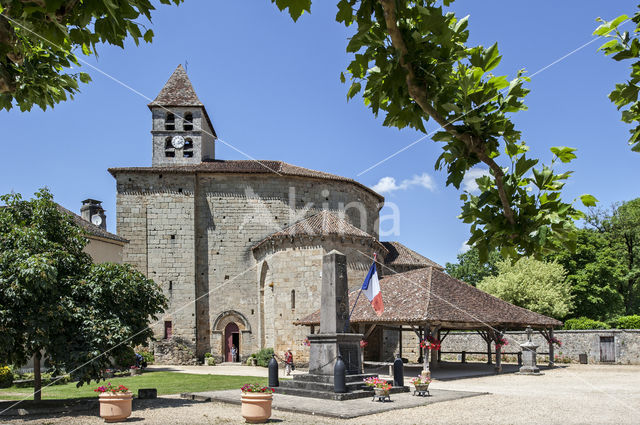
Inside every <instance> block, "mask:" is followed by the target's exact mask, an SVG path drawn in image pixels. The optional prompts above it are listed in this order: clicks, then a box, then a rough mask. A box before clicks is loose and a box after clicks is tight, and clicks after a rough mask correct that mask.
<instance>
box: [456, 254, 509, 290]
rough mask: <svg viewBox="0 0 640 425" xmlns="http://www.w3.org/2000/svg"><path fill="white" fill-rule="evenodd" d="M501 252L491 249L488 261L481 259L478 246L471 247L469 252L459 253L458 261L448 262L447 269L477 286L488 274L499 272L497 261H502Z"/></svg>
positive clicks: (492, 274)
mask: <svg viewBox="0 0 640 425" xmlns="http://www.w3.org/2000/svg"><path fill="white" fill-rule="evenodd" d="M501 259H502V257H500V253H499V252H497V251H491V252H490V253H489V258H488V260H487V261H486V262H482V261H480V254H479V253H478V249H477V248H473V247H472V248H471V249H469V250H468V251H467V252H463V253H461V254H458V263H457V264H455V263H447V264H446V265H445V271H446V272H447V273H448V274H449V275H451V276H453V277H455V278H456V279H460V280H462V281H464V282H467V283H468V284H470V285H473V286H477V285H478V283H479V282H480V281H481V280H482V279H484V278H485V277H487V276H495V275H496V274H498V267H497V266H496V263H497V262H498V261H500V260H501Z"/></svg>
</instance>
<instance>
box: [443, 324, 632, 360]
mask: <svg viewBox="0 0 640 425" xmlns="http://www.w3.org/2000/svg"><path fill="white" fill-rule="evenodd" d="M554 336H555V337H556V338H557V339H559V340H560V341H561V342H562V346H561V347H555V357H556V362H562V361H567V362H569V361H570V362H574V363H575V362H578V360H579V357H578V356H579V354H583V353H584V354H587V358H588V362H589V363H600V337H602V336H604V337H607V336H612V337H613V338H614V346H615V363H616V364H640V330H638V329H631V330H620V329H612V330H578V331H562V330H560V331H554ZM506 338H507V341H508V342H509V344H508V345H507V346H506V347H504V349H503V351H504V352H506V353H516V352H519V351H520V345H519V344H521V343H524V342H525V341H526V340H527V335H526V334H525V333H524V332H507V333H506ZM532 340H533V342H534V343H535V344H537V345H539V348H538V352H544V353H547V352H548V351H549V346H548V344H547V342H546V341H545V339H544V338H543V337H542V335H540V333H538V332H534V334H533V338H532ZM462 350H465V351H481V352H486V350H487V345H486V343H485V342H484V340H483V339H482V338H481V337H480V336H479V335H478V334H477V333H475V332H451V333H450V334H449V335H448V336H447V337H446V338H445V340H444V342H443V343H442V351H462ZM492 350H493V351H495V347H493V346H492Z"/></svg>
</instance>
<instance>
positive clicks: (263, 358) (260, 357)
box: [254, 348, 273, 367]
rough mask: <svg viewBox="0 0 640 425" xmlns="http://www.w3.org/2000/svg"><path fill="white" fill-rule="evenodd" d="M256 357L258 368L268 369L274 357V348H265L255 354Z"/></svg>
mask: <svg viewBox="0 0 640 425" xmlns="http://www.w3.org/2000/svg"><path fill="white" fill-rule="evenodd" d="M254 357H255V358H256V363H257V364H258V366H262V367H267V366H269V360H271V358H272V357H273V348H263V349H262V350H260V351H258V352H257V353H255V356H254Z"/></svg>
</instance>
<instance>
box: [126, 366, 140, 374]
mask: <svg viewBox="0 0 640 425" xmlns="http://www.w3.org/2000/svg"><path fill="white" fill-rule="evenodd" d="M129 371H130V372H131V376H133V375H142V369H140V368H138V367H135V368H134V367H132V368H131V369H129Z"/></svg>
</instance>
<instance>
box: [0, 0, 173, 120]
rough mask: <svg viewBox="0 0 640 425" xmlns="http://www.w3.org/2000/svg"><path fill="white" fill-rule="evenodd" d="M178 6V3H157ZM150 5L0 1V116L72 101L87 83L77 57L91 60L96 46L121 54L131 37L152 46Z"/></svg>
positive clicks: (109, 0) (133, 0)
mask: <svg viewBox="0 0 640 425" xmlns="http://www.w3.org/2000/svg"><path fill="white" fill-rule="evenodd" d="M158 2H159V3H162V4H171V3H174V4H176V5H177V4H180V3H181V2H182V0H158ZM154 9H155V7H154V6H153V4H151V2H150V0H128V1H126V0H92V1H79V0H31V1H25V0H0V110H2V109H7V110H8V109H11V107H12V106H13V104H14V103H15V104H17V105H18V107H19V108H20V110H22V111H28V110H30V109H31V108H32V107H33V105H38V106H39V107H40V108H42V109H46V108H47V106H50V107H53V106H54V105H55V104H56V103H59V102H62V101H64V100H67V99H68V98H70V99H72V98H73V96H74V95H75V94H76V93H78V90H79V88H78V86H79V83H80V82H82V83H88V82H89V81H90V77H89V75H88V74H86V73H84V72H71V71H72V70H73V69H74V68H76V67H78V66H79V61H78V58H77V56H76V55H77V53H79V52H82V53H83V54H84V55H96V54H97V53H96V46H97V45H98V44H99V43H108V44H112V45H116V46H120V47H123V48H124V41H125V39H126V38H127V37H129V36H130V37H131V38H132V39H133V41H134V42H135V43H136V45H137V44H138V43H139V42H140V40H141V39H142V40H144V41H146V42H151V40H152V39H153V31H152V30H151V29H148V28H146V27H145V25H144V24H142V23H141V22H140V20H141V19H144V18H146V19H147V20H149V21H150V20H151V11H153V10H154Z"/></svg>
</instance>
